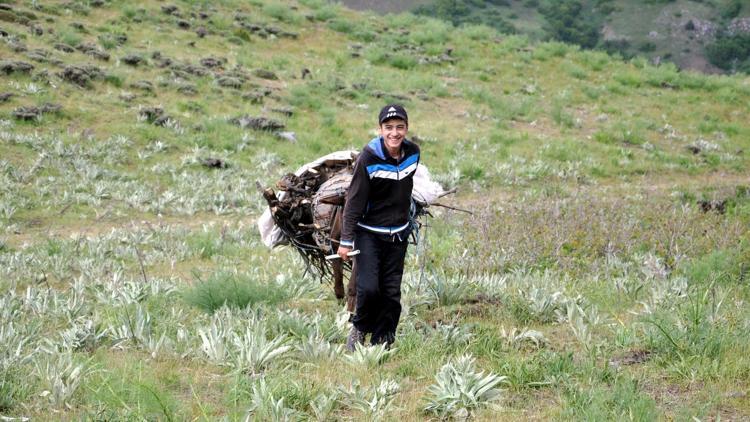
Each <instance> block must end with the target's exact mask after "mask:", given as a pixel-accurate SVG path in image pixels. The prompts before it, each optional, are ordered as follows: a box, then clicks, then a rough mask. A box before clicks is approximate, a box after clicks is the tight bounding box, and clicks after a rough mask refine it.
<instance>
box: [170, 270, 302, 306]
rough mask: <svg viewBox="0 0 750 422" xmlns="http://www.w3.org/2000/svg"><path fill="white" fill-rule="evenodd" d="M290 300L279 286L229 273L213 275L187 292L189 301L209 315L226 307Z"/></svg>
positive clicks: (186, 299) (185, 296)
mask: <svg viewBox="0 0 750 422" xmlns="http://www.w3.org/2000/svg"><path fill="white" fill-rule="evenodd" d="M288 297H289V296H288V293H287V292H286V291H284V290H283V289H281V288H279V286H278V285H276V284H270V283H263V282H259V281H258V280H256V279H254V278H252V277H250V276H249V275H242V274H234V273H230V272H226V271H223V272H217V273H214V274H212V275H211V277H210V278H209V279H207V280H205V281H199V282H198V283H197V284H195V285H193V286H192V287H191V288H189V289H188V290H187V291H185V292H184V293H183V298H184V300H185V301H186V302H188V303H189V304H191V305H193V306H196V307H198V308H200V309H203V310H204V311H206V312H214V311H215V310H217V309H219V308H221V307H222V306H225V305H226V306H230V307H235V308H245V307H248V306H254V305H257V304H270V305H273V304H276V303H279V302H282V301H284V300H286V299H287V298H288Z"/></svg>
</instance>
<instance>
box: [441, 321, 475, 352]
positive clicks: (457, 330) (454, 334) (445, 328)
mask: <svg viewBox="0 0 750 422" xmlns="http://www.w3.org/2000/svg"><path fill="white" fill-rule="evenodd" d="M435 335H436V336H438V337H439V338H440V342H441V343H442V344H444V345H446V347H451V346H462V345H465V344H468V343H469V341H471V339H472V337H473V336H474V335H473V334H472V333H471V329H470V328H469V327H467V326H465V325H452V324H442V323H438V324H437V326H436V327H435Z"/></svg>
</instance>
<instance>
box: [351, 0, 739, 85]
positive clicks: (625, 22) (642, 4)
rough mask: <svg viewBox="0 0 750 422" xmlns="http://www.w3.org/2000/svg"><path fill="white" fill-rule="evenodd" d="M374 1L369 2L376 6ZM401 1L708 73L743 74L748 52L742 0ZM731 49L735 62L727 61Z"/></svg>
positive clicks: (460, 19) (433, 12)
mask: <svg viewBox="0 0 750 422" xmlns="http://www.w3.org/2000/svg"><path fill="white" fill-rule="evenodd" d="M375 3H377V2H370V3H369V4H368V5H369V6H370V7H373V8H376V9H375V10H379V9H377V6H376V4H375ZM345 4H349V3H346V2H345ZM351 5H352V6H354V3H351ZM402 5H403V7H404V9H402V10H406V8H407V7H413V8H415V9H414V10H416V11H418V12H419V13H422V14H425V15H427V16H434V17H440V18H442V19H445V20H447V21H450V22H453V23H454V24H456V25H460V24H463V23H471V24H479V23H482V24H485V25H488V26H492V27H495V28H497V29H498V30H500V31H502V32H506V33H519V34H523V35H526V36H528V37H530V38H531V39H535V40H542V39H553V40H559V41H563V42H569V43H574V44H578V45H581V46H583V47H586V48H593V47H596V48H599V49H603V50H606V51H608V52H611V53H618V54H621V55H622V56H624V57H633V56H640V57H646V58H648V59H649V60H651V61H654V62H659V61H662V60H664V61H670V62H673V63H675V64H677V66H678V67H679V68H681V69H691V70H697V71H700V72H704V73H723V72H734V71H738V70H739V71H746V70H747V59H748V57H750V47H748V46H749V45H750V43H748V42H747V40H746V38H747V33H748V29H749V28H750V26H748V19H750V9H748V6H747V5H746V4H744V3H743V2H741V1H739V0H716V1H710V2H697V1H692V0H674V1H652V0H639V1H624V0H597V1H587V0H565V1H553V2H551V1H544V0H542V1H528V0H523V1H521V0H503V1H470V2H451V1H443V0H435V1H432V2H430V3H426V4H420V5H409V2H404V3H402ZM356 6H357V7H361V6H362V5H361V4H357V5H356ZM740 45H741V46H740ZM727 54H729V55H731V56H734V58H735V59H736V60H735V61H732V60H728V59H727V58H726V57H725V56H726V55H727ZM743 69H744V70H743Z"/></svg>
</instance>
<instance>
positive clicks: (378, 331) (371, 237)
mask: <svg viewBox="0 0 750 422" xmlns="http://www.w3.org/2000/svg"><path fill="white" fill-rule="evenodd" d="M354 244H355V247H356V248H357V249H359V250H360V254H359V255H358V256H357V257H355V258H354V259H356V260H357V265H356V268H357V308H356V314H355V315H354V318H353V319H352V323H353V324H354V326H355V327H357V329H358V330H359V331H362V332H365V333H372V339H371V342H372V344H379V343H392V342H393V339H394V337H395V335H396V327H397V326H398V320H399V317H400V316H401V276H402V275H403V274H404V258H405V257H406V247H407V245H408V242H407V241H406V239H404V240H403V241H402V240H400V239H399V238H398V237H396V238H393V237H391V236H385V235H379V234H375V233H371V232H367V231H363V230H357V231H356V232H355V235H354Z"/></svg>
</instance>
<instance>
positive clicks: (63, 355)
mask: <svg viewBox="0 0 750 422" xmlns="http://www.w3.org/2000/svg"><path fill="white" fill-rule="evenodd" d="M88 372H89V370H88V368H87V365H86V364H79V363H76V362H75V360H74V359H73V354H72V353H71V352H60V353H54V354H51V355H42V356H41V357H39V358H38V359H37V361H36V362H35V374H36V376H37V377H38V378H39V379H40V380H41V381H42V383H43V385H44V386H45V388H46V389H45V390H44V391H42V393H41V394H40V396H42V397H47V398H48V399H49V401H50V402H51V403H52V404H53V405H54V406H63V405H64V406H70V400H71V399H72V397H73V395H74V394H75V392H76V391H77V390H78V387H79V386H80V384H81V381H83V378H84V377H85V376H86V375H87V374H88Z"/></svg>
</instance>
